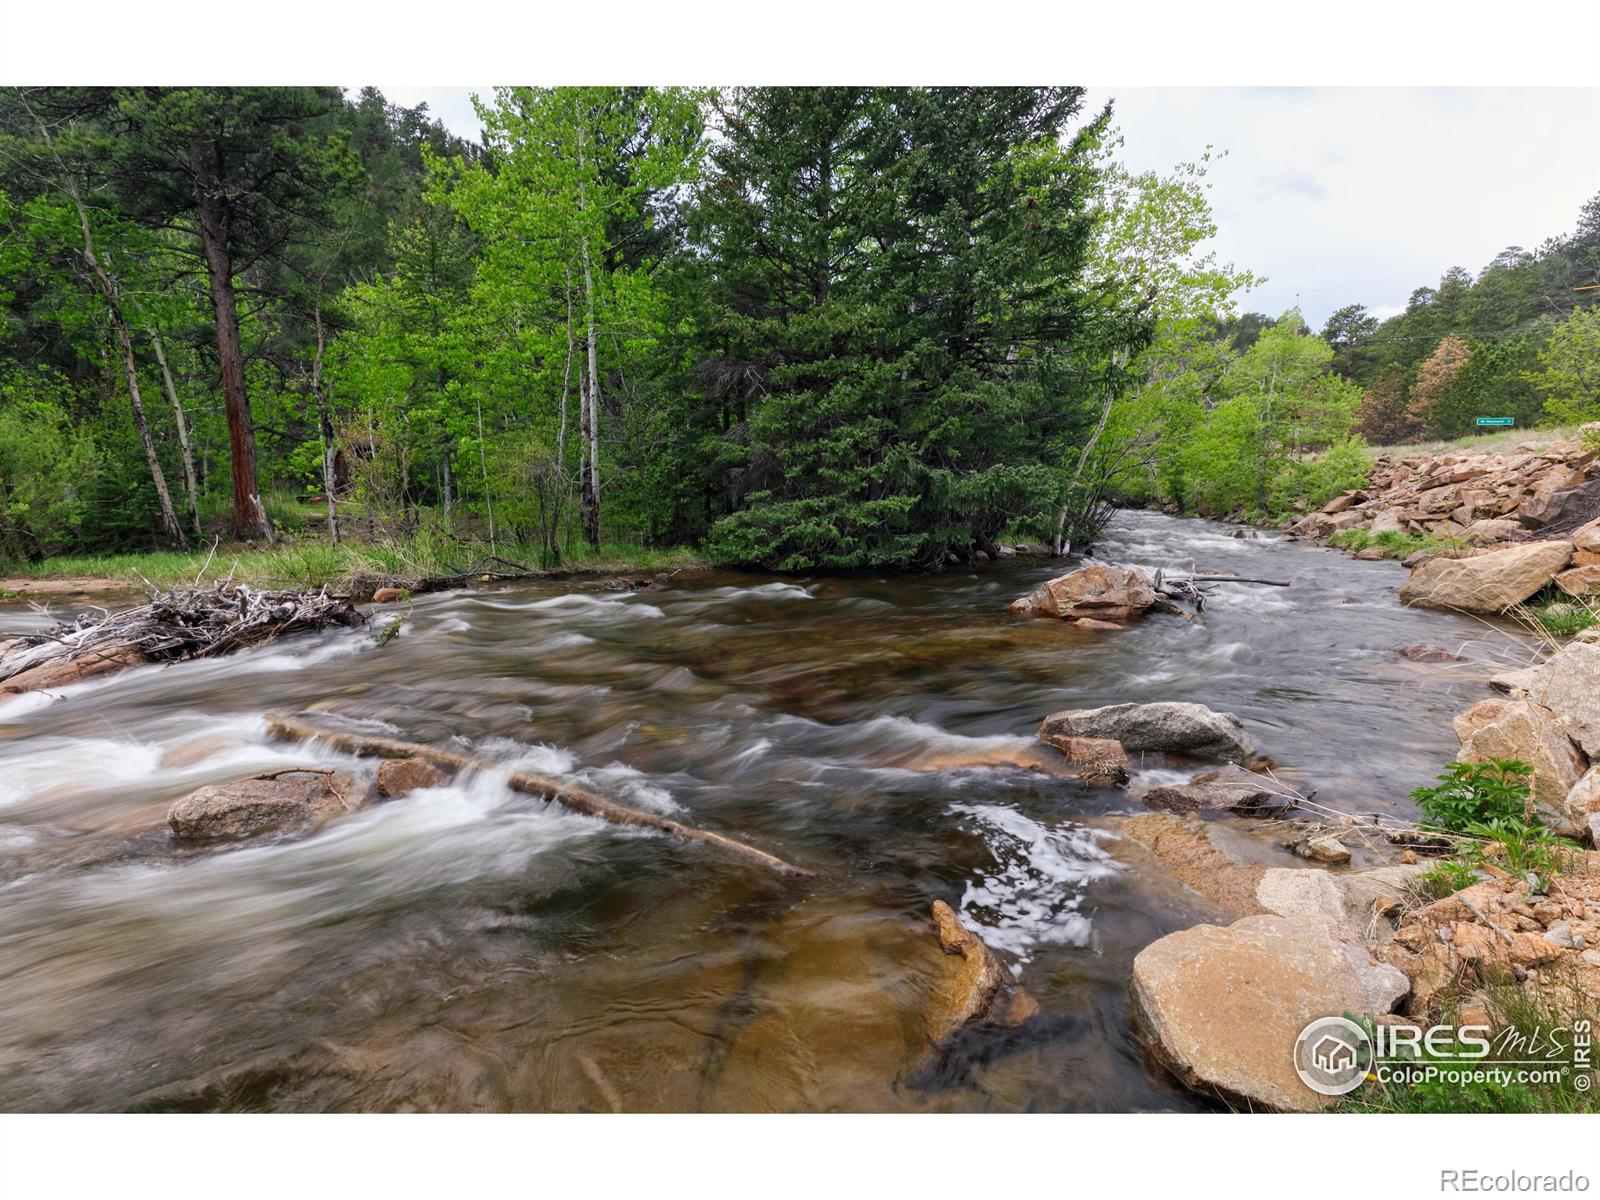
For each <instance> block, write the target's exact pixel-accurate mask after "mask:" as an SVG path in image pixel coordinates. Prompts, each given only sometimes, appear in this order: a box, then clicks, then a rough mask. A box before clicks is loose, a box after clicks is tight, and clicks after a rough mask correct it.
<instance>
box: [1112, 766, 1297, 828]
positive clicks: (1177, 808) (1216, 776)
mask: <svg viewBox="0 0 1600 1200" xmlns="http://www.w3.org/2000/svg"><path fill="white" fill-rule="evenodd" d="M1143 799H1144V803H1145V806H1146V807H1148V808H1155V809H1160V810H1162V811H1163V812H1177V813H1187V812H1222V811H1228V812H1237V813H1241V814H1245V815H1248V816H1264V815H1269V814H1271V813H1274V812H1278V811H1280V810H1282V809H1285V808H1290V807H1293V805H1294V797H1293V796H1292V795H1291V794H1290V793H1289V792H1288V790H1287V789H1286V788H1284V787H1283V786H1281V785H1280V784H1278V783H1277V782H1276V781H1275V780H1272V779H1269V778H1268V777H1266V776H1265V775H1257V774H1256V773H1255V772H1254V771H1246V770H1245V769H1244V768H1243V767H1240V766H1237V765H1236V764H1233V763H1229V764H1228V765H1227V766H1225V767H1221V768H1219V769H1217V770H1215V771H1205V772H1202V773H1201V774H1199V775H1196V776H1195V777H1194V778H1193V779H1191V780H1190V781H1189V782H1188V783H1178V784H1167V785H1164V786H1162V787H1154V788H1151V789H1150V790H1149V791H1148V792H1146V793H1145V794H1144V797H1143Z"/></svg>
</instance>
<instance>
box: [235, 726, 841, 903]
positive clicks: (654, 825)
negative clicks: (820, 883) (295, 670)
mask: <svg viewBox="0 0 1600 1200" xmlns="http://www.w3.org/2000/svg"><path fill="white" fill-rule="evenodd" d="M267 728H268V730H269V732H271V734H272V735H273V736H274V737H278V738H282V739H284V740H285V741H293V742H305V741H312V740H316V741H320V742H322V743H323V744H324V745H326V746H329V747H331V748H332V749H334V750H338V751H341V752H342V753H345V754H354V755H357V756H358V757H362V758H420V759H423V760H424V761H426V762H430V763H433V764H434V765H435V766H438V767H444V768H446V769H447V770H451V771H465V770H473V771H486V770H494V769H495V764H494V763H492V762H490V761H488V760H487V759H482V758H475V757H473V756H472V755H470V754H462V753H460V752H458V751H455V750H443V749H440V748H439V747H437V746H426V745H423V744H422V743H420V742H405V741H400V740H399V739H397V738H382V737H372V736H369V735H367V734H361V733H346V732H343V731H340V730H335V729H323V728H321V727H320V726H316V725H312V724H309V723H308V722H305V721H299V720H296V719H294V718H293V717H268V718H267ZM506 783H507V785H508V786H509V787H511V788H513V789H514V790H516V791H519V792H524V793H526V794H527V795H530V796H538V797H539V798H540V799H541V800H551V801H554V802H555V803H557V804H560V805H563V806H564V807H566V808H570V809H572V811H573V812H579V813H583V814H584V815H585V816H590V817H599V818H600V819H601V820H602V821H610V822H611V823H612V824H614V825H630V826H634V827H636V828H642V829H653V830H655V831H656V832H657V833H665V834H667V835H668V836H670V837H676V838H683V839H685V840H687V841H693V842H705V843H707V844H708V845H712V846H716V847H718V848H720V849H722V850H726V851H728V852H729V853H731V854H734V855H736V856H738V857H739V858H743V859H745V860H747V861H749V862H753V863H757V864H759V865H760V866H763V867H766V868H767V869H768V870H772V871H777V872H779V873H780V874H784V875H802V876H810V875H812V874H814V872H812V871H808V870H806V869H805V868H804V867H797V866H795V865H794V864H793V863H790V862H785V861H784V860H783V859H781V858H778V857H777V856H776V855H772V854H768V853H767V852H766V851H765V850H757V849H756V848H755V847H754V846H751V845H748V844H746V843H744V842H741V841H738V840H736V839H734V838H730V837H725V836H724V835H722V834H720V833H712V832H711V831H710V830H708V829H696V828H695V827H694V826H692V825H685V824H683V823H682V822H681V821H673V820H671V819H669V818H667V817H661V816H657V815H656V814H655V813H648V812H640V811H639V810H638V809H636V808H629V807H627V806H626V805H624V804H618V803H617V802H616V801H615V800H608V799H607V798H606V797H604V796H600V795H597V794H596V793H594V792H589V791H585V790H584V789H582V788H577V787H573V786H572V785H571V784H566V783H561V782H560V781H558V780H555V779H551V778H550V777H549V776H547V775H536V774H534V773H533V772H531V771H513V772H511V775H510V777H509V778H508V779H507V780H506Z"/></svg>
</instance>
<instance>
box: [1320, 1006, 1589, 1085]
mask: <svg viewBox="0 0 1600 1200" xmlns="http://www.w3.org/2000/svg"><path fill="white" fill-rule="evenodd" d="M1592 1051H1593V1029H1592V1027H1591V1023H1590V1022H1589V1021H1587V1020H1580V1021H1574V1022H1573V1023H1572V1024H1571V1025H1570V1026H1554V1027H1549V1028H1546V1027H1536V1028H1534V1029H1531V1030H1528V1029H1512V1028H1507V1029H1502V1030H1500V1031H1499V1032H1498V1033H1496V1032H1495V1031H1493V1030H1491V1029H1490V1028H1489V1026H1487V1025H1432V1026H1429V1027H1427V1028H1425V1029H1424V1028H1422V1027H1420V1026H1416V1025H1365V1024H1362V1023H1361V1022H1358V1021H1354V1020H1351V1019H1350V1018H1349V1017H1320V1018H1318V1019H1317V1020H1315V1021H1312V1022H1311V1024H1309V1025H1307V1026H1306V1027H1305V1028H1304V1029H1302V1030H1301V1031H1300V1036H1299V1037H1298V1038H1296V1039H1295V1043H1294V1067H1295V1071H1296V1072H1297V1073H1298V1074H1299V1076H1300V1079H1301V1081H1302V1082H1303V1083H1304V1084H1305V1085H1306V1086H1307V1087H1308V1088H1310V1089H1311V1090H1312V1091H1314V1092H1317V1093H1319V1094H1320V1095H1323V1096H1343V1095H1345V1094H1346V1093H1349V1092H1353V1091H1355V1090H1356V1088H1358V1087H1360V1086H1361V1085H1362V1084H1363V1083H1365V1082H1366V1081H1367V1080H1369V1079H1370V1080H1376V1081H1378V1082H1380V1083H1392V1084H1408V1083H1424V1082H1429V1083H1433V1082H1436V1083H1444V1084H1462V1085H1468V1084H1474V1083H1480V1084H1481V1083H1497V1084H1500V1085H1501V1086H1509V1085H1511V1084H1559V1083H1561V1082H1562V1081H1563V1080H1568V1079H1570V1080H1571V1083H1572V1086H1573V1087H1574V1088H1576V1089H1577V1090H1578V1091H1580V1092H1586V1091H1588V1090H1589V1089H1590V1088H1591V1087H1593V1086H1594V1064H1593V1055H1592Z"/></svg>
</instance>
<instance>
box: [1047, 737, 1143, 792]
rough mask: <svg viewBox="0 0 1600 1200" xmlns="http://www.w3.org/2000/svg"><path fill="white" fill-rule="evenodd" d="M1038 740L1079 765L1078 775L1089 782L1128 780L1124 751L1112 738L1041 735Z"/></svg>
mask: <svg viewBox="0 0 1600 1200" xmlns="http://www.w3.org/2000/svg"><path fill="white" fill-rule="evenodd" d="M1041 740H1042V741H1043V742H1044V743H1045V744H1046V745H1048V746H1054V747H1055V748H1056V749H1057V750H1059V751H1061V753H1062V754H1063V755H1065V756H1066V759H1067V761H1068V762H1070V763H1072V764H1073V765H1074V766H1076V767H1078V768H1080V769H1079V772H1078V773H1079V775H1080V776H1081V777H1082V778H1083V779H1084V780H1085V781H1087V782H1089V783H1097V784H1101V785H1103V786H1108V787H1109V786H1114V785H1117V784H1123V783H1127V782H1128V752H1127V751H1126V750H1124V749H1123V748H1122V743H1121V742H1119V741H1117V740H1116V739H1115V738H1091V737H1064V736H1060V735H1052V736H1049V737H1045V736H1043V735H1041Z"/></svg>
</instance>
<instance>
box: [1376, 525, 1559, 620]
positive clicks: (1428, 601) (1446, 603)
mask: <svg viewBox="0 0 1600 1200" xmlns="http://www.w3.org/2000/svg"><path fill="white" fill-rule="evenodd" d="M1571 558H1572V543H1571V542H1562V541H1554V542H1528V543H1526V544H1524V545H1520V546H1509V547H1507V548H1506V549H1504V550H1491V551H1490V552H1489V553H1487V554H1479V555H1475V556H1473V557H1471V558H1433V559H1429V560H1428V561H1427V562H1425V563H1423V564H1421V565H1420V566H1419V567H1417V569H1416V570H1415V571H1413V572H1412V573H1411V577H1410V578H1409V579H1407V580H1406V581H1405V583H1403V584H1402V585H1401V586H1400V599H1401V601H1402V602H1403V603H1406V604H1416V605H1420V606H1422V607H1424V608H1450V609H1457V610H1459V611H1461V612H1470V613H1483V614H1485V615H1493V614H1496V613H1501V612H1504V611H1505V610H1506V609H1508V608H1510V607H1511V606H1512V605H1514V604H1521V603H1522V602H1523V601H1524V600H1526V599H1528V598H1529V597H1530V596H1532V595H1533V594H1534V593H1535V592H1537V591H1538V590H1539V589H1540V588H1542V587H1544V586H1545V585H1546V584H1547V583H1549V582H1550V581H1551V580H1552V579H1554V578H1555V577H1556V575H1557V574H1558V573H1559V572H1560V571H1561V570H1562V569H1563V568H1564V567H1565V566H1566V565H1567V563H1568V562H1569V561H1570V560H1571Z"/></svg>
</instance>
